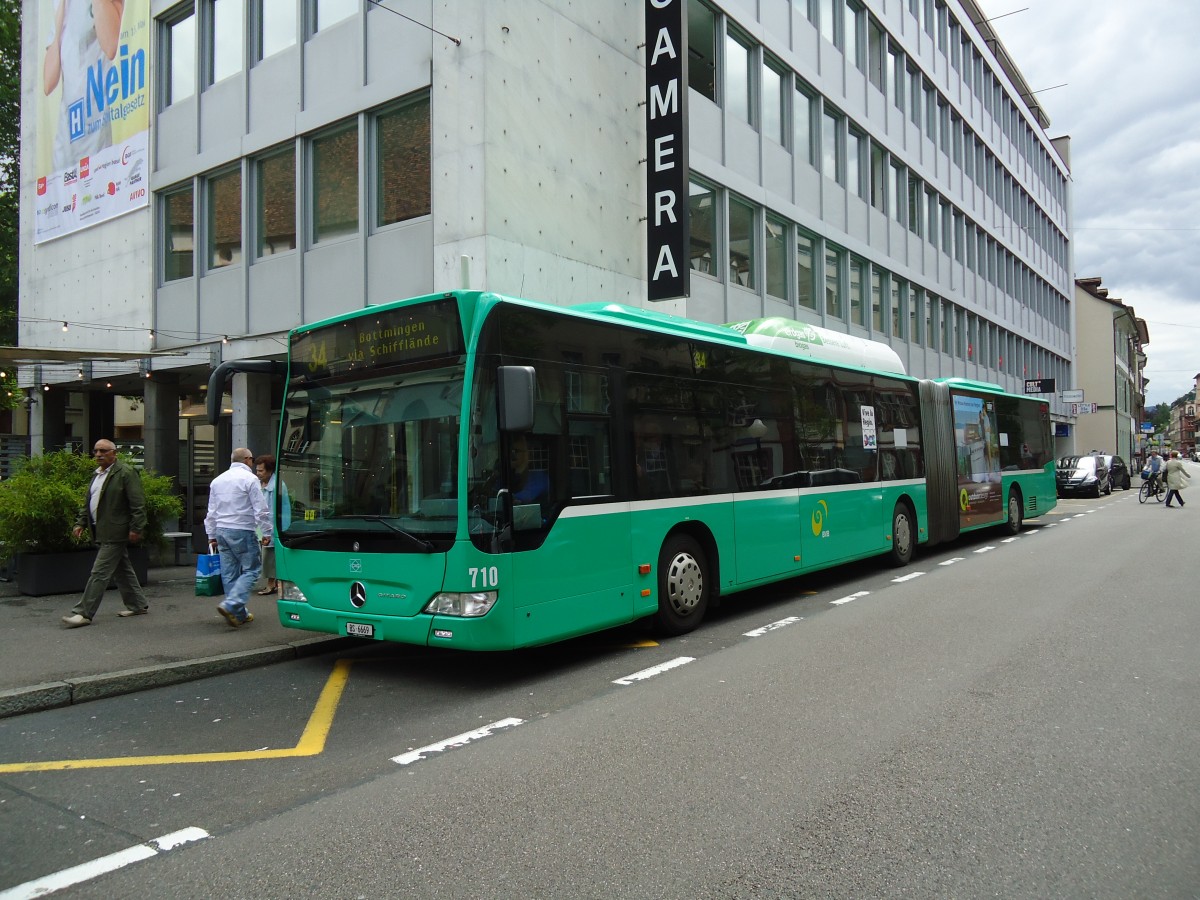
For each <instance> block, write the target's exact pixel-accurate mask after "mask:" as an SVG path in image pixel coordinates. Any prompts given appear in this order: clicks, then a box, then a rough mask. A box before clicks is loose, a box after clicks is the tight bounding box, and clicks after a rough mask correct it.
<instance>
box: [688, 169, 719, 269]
mask: <svg viewBox="0 0 1200 900" xmlns="http://www.w3.org/2000/svg"><path fill="white" fill-rule="evenodd" d="M716 199H717V197H716V192H715V191H714V190H713V189H712V188H710V187H708V186H707V185H704V184H698V183H696V182H695V181H693V182H691V184H690V186H689V188H688V221H689V223H690V226H691V250H690V265H691V267H692V271H693V272H703V273H704V274H705V275H714V276H715V274H716V273H714V272H713V253H714V252H715V251H716V246H717V208H716V206H717V204H716Z"/></svg>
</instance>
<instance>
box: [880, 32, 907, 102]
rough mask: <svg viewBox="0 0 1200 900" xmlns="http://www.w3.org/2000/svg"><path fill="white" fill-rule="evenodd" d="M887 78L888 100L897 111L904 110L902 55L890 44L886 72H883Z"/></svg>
mask: <svg viewBox="0 0 1200 900" xmlns="http://www.w3.org/2000/svg"><path fill="white" fill-rule="evenodd" d="M884 76H885V77H886V78H887V96H888V99H889V100H891V101H892V103H894V104H895V105H896V108H897V109H901V110H902V109H904V95H903V91H902V86H903V84H904V54H903V53H902V52H900V51H898V50H896V49H895V48H894V47H893V46H892V45H891V44H890V43H889V44H888V51H887V71H886V72H884Z"/></svg>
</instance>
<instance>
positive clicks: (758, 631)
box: [742, 616, 804, 637]
mask: <svg viewBox="0 0 1200 900" xmlns="http://www.w3.org/2000/svg"><path fill="white" fill-rule="evenodd" d="M803 619H804V617H803V616H788V617H787V618H786V619H780V620H779V621H778V622H772V623H771V624H770V625H764V626H763V627H762V628H755V629H754V630H753V631H747V632H745V633H744V634H743V635H742V637H762V636H763V635H764V634H766V633H767V632H769V631H774V630H775V629H777V628H784V627H786V626H788V625H794V624H795V623H796V622H800V621H803Z"/></svg>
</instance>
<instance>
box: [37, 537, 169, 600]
mask: <svg viewBox="0 0 1200 900" xmlns="http://www.w3.org/2000/svg"><path fill="white" fill-rule="evenodd" d="M96 552H97V551H96V550H95V549H94V548H92V549H87V550H71V551H68V552H65V553H18V554H17V555H16V557H15V560H14V563H15V568H16V582H17V587H18V588H19V589H20V591H21V593H22V594H24V595H25V596H27V597H44V596H46V595H48V594H79V593H82V592H83V589H84V587H85V586H86V585H87V580H88V576H89V575H91V574H92V564H93V563H94V562H95V561H96ZM129 558H130V559H131V560H132V561H133V570H134V571H135V572H137V577H138V581H140V582H141V583H142V584H145V583H146V582H147V580H148V579H149V575H150V553H149V551H148V550H147V549H146V548H145V547H144V546H143V547H132V548H130V550H129ZM113 586H114V584H109V588H112V587H113Z"/></svg>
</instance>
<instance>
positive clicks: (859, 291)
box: [848, 256, 866, 325]
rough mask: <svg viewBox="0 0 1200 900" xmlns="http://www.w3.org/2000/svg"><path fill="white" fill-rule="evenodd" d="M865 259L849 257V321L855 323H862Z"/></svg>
mask: <svg viewBox="0 0 1200 900" xmlns="http://www.w3.org/2000/svg"><path fill="white" fill-rule="evenodd" d="M865 266H866V261H865V260H864V259H862V258H861V257H858V256H851V257H850V285H849V291H848V294H849V297H850V321H851V323H853V324H855V325H862V324H864V323H863V271H864V268H865Z"/></svg>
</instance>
